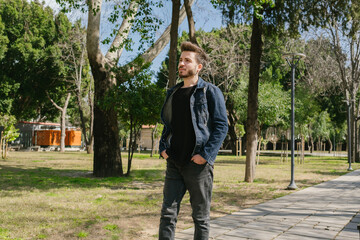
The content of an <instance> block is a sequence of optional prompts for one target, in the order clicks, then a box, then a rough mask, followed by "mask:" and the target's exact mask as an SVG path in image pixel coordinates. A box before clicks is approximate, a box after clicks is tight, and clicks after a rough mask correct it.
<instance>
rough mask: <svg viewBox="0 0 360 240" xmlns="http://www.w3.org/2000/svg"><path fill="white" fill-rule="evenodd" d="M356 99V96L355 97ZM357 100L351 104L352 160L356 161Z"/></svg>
mask: <svg viewBox="0 0 360 240" xmlns="http://www.w3.org/2000/svg"><path fill="white" fill-rule="evenodd" d="M353 99H355V96H354V98H353ZM354 114H355V101H353V102H352V104H351V151H352V153H351V161H352V162H353V163H354V162H355V158H356V156H355V155H356V145H355V138H356V133H355V129H356V128H355V124H356V121H355V115H354Z"/></svg>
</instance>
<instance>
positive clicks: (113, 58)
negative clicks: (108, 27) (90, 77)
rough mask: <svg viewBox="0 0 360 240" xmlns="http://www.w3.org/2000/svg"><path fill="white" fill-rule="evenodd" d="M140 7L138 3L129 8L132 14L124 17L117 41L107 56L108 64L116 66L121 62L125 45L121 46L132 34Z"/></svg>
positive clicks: (115, 40)
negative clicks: (131, 30) (132, 27)
mask: <svg viewBox="0 0 360 240" xmlns="http://www.w3.org/2000/svg"><path fill="white" fill-rule="evenodd" d="M138 7H139V4H138V3H137V2H136V1H132V2H130V4H129V7H128V12H130V14H129V15H127V16H126V17H124V19H123V21H122V23H121V26H120V28H119V30H118V32H117V34H116V36H115V39H114V41H113V42H112V44H111V46H110V48H109V50H108V52H107V53H106V55H105V59H106V62H108V63H110V64H111V65H116V63H117V62H118V61H119V58H120V56H121V54H122V52H123V50H124V45H123V46H121V44H122V43H123V41H124V40H125V39H126V38H127V37H128V36H129V34H130V29H131V26H132V24H133V20H134V18H135V15H136V12H137V10H138Z"/></svg>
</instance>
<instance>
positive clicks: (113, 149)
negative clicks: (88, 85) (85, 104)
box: [89, 58, 123, 177]
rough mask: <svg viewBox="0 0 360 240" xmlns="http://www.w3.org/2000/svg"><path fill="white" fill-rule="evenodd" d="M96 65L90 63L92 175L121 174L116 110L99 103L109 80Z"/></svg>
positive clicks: (106, 90)
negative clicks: (92, 79) (93, 92)
mask: <svg viewBox="0 0 360 240" xmlns="http://www.w3.org/2000/svg"><path fill="white" fill-rule="evenodd" d="M89 59H90V58H89ZM96 65H97V64H96ZM96 65H95V66H93V64H91V69H92V72H93V76H94V79H95V96H94V175H95V176H96V177H110V176H122V175H123V168H122V160H121V152H120V147H119V141H120V139H119V129H118V121H117V111H116V110H115V108H114V107H113V106H111V107H109V108H107V109H104V108H103V107H102V106H101V105H100V102H101V101H103V99H104V97H105V96H106V94H107V92H108V90H109V89H110V84H109V83H110V82H111V81H110V80H109V79H108V76H107V74H106V72H104V71H103V70H104V69H103V68H102V67H99V66H96Z"/></svg>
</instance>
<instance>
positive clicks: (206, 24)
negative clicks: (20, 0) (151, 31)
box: [44, 0, 222, 73]
mask: <svg viewBox="0 0 360 240" xmlns="http://www.w3.org/2000/svg"><path fill="white" fill-rule="evenodd" d="M44 2H45V5H46V6H49V7H51V8H52V9H54V11H55V12H58V11H60V6H59V5H58V4H57V3H56V1H55V0H44ZM104 2H105V1H104ZM163 2H164V7H162V8H161V9H157V10H155V11H154V13H153V14H154V16H156V17H158V18H160V19H162V20H163V21H164V24H163V25H162V26H160V29H159V30H158V32H157V34H156V37H159V36H160V35H161V34H162V32H163V30H164V29H165V28H166V27H167V26H168V25H169V24H170V22H171V8H172V4H171V1H168V0H163ZM103 5H104V6H103V8H102V16H103V19H102V21H101V26H100V31H101V33H100V34H101V37H102V39H104V38H106V37H108V36H109V34H110V31H111V29H112V27H113V25H111V24H110V23H109V22H108V21H107V20H106V17H107V16H108V15H109V13H110V12H111V11H112V9H113V8H112V6H111V3H106V2H105V3H104V4H103ZM192 10H193V16H194V21H195V28H196V30H199V29H202V30H204V31H211V30H212V29H214V28H220V27H221V26H222V19H221V13H220V12H219V11H217V10H215V9H214V7H213V6H212V5H211V3H210V1H208V0H195V3H194V4H193V6H192ZM68 17H69V19H70V20H71V21H75V20H76V19H79V18H80V19H81V20H82V23H83V24H84V26H86V23H87V13H86V14H83V13H81V12H80V11H74V12H72V13H69V14H68ZM120 23H121V20H120ZM183 31H188V23H187V19H185V20H184V21H183V23H182V24H181V25H180V27H179V30H178V32H179V35H180V34H181V33H182V32H183ZM134 40H135V41H136V36H135V37H134ZM100 47H101V50H102V52H103V53H104V54H105V53H106V52H107V50H108V48H109V45H103V44H101V46H100ZM136 49H137V47H134V51H133V52H126V51H124V52H123V54H122V56H121V58H120V64H124V63H126V62H128V61H131V60H132V59H134V57H135V56H136V55H137V54H138V52H137V51H136ZM168 51H169V44H168V45H167V46H166V47H165V49H164V50H163V51H162V52H161V54H160V55H159V56H158V57H157V58H156V59H155V60H154V61H153V63H152V66H151V70H153V71H154V72H155V73H156V72H158V70H159V68H160V66H161V62H162V61H163V60H164V59H165V57H166V54H167V52H168Z"/></svg>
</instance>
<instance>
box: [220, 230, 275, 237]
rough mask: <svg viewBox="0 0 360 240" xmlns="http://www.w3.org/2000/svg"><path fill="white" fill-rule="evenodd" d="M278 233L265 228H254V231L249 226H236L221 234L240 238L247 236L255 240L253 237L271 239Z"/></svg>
mask: <svg viewBox="0 0 360 240" xmlns="http://www.w3.org/2000/svg"><path fill="white" fill-rule="evenodd" d="M278 235H279V233H278V232H272V231H267V230H266V231H264V230H259V229H256V231H253V229H249V228H238V229H235V230H233V231H230V232H228V233H226V234H224V235H223V236H228V237H241V238H249V239H254V240H255V239H273V238H274V237H276V236H278ZM225 239H226V238H225Z"/></svg>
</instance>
